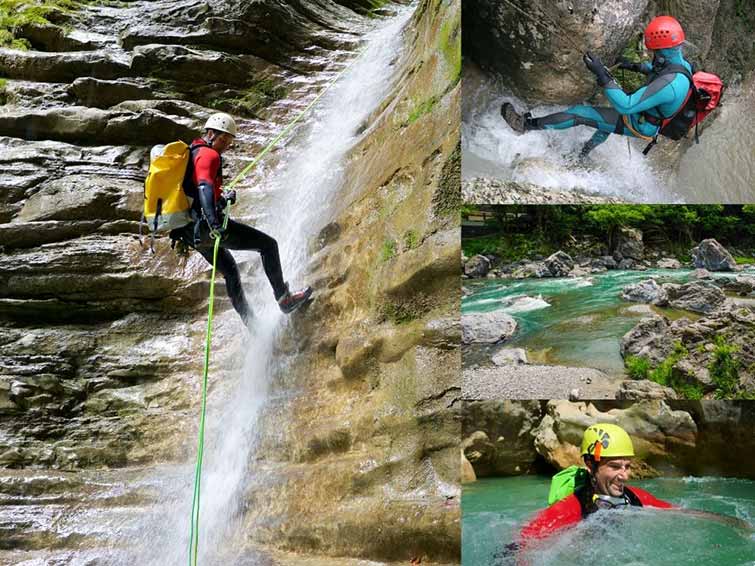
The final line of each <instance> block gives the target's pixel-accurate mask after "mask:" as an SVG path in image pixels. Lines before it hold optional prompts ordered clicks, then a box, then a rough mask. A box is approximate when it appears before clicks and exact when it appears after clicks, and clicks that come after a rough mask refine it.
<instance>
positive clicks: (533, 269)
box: [511, 261, 552, 279]
mask: <svg viewBox="0 0 755 566" xmlns="http://www.w3.org/2000/svg"><path fill="white" fill-rule="evenodd" d="M511 277H513V278H514V279H527V278H529V277H537V278H538V279H539V278H541V277H552V274H551V270H550V269H548V267H547V266H546V265H545V263H544V262H541V261H537V262H530V263H525V264H524V265H522V266H521V267H518V268H516V269H514V271H512V272H511Z"/></svg>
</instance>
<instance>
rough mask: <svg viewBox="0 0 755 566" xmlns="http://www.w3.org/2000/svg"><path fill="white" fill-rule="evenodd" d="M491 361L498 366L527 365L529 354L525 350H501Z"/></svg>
mask: <svg viewBox="0 0 755 566" xmlns="http://www.w3.org/2000/svg"><path fill="white" fill-rule="evenodd" d="M491 360H492V362H493V364H495V365H497V366H510V365H515V366H517V365H522V364H526V363H527V352H526V351H525V350H524V348H501V349H500V350H498V351H497V352H496V353H495V354H493V356H492V358H491Z"/></svg>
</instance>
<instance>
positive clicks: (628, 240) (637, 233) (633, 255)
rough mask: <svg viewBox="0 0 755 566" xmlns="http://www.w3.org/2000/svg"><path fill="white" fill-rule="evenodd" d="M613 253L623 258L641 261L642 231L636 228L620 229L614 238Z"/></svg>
mask: <svg viewBox="0 0 755 566" xmlns="http://www.w3.org/2000/svg"><path fill="white" fill-rule="evenodd" d="M615 251H616V252H618V253H619V254H621V256H622V257H624V258H629V259H634V260H637V261H639V260H641V259H642V256H643V255H644V253H645V245H644V244H643V243H642V231H641V230H638V229H637V228H626V227H625V228H620V229H619V232H618V234H617V236H616V248H615Z"/></svg>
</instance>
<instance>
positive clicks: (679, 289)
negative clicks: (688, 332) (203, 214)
mask: <svg viewBox="0 0 755 566" xmlns="http://www.w3.org/2000/svg"><path fill="white" fill-rule="evenodd" d="M663 291H665V293H666V295H667V297H668V304H669V305H670V306H672V307H674V308H675V309H682V310H688V311H692V312H699V313H710V312H713V311H715V310H716V309H718V308H719V307H721V306H722V305H723V304H724V302H726V295H724V292H723V291H722V290H721V289H720V288H719V287H718V286H717V285H715V284H714V283H712V282H710V281H690V282H689V283H685V284H684V285H677V284H675V283H664V284H663Z"/></svg>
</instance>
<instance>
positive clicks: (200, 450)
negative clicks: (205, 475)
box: [189, 51, 363, 566]
mask: <svg viewBox="0 0 755 566" xmlns="http://www.w3.org/2000/svg"><path fill="white" fill-rule="evenodd" d="M362 53H363V51H362V52H360V53H359V54H357V56H356V57H354V59H352V61H351V62H350V63H349V64H348V65H346V66H345V67H344V68H343V69H341V71H339V72H338V74H337V75H336V76H335V77H334V78H333V80H331V81H330V83H328V84H327V85H326V86H325V88H324V89H323V90H322V92H320V94H318V95H317V96H316V97H315V98H314V100H312V102H310V103H309V104H308V105H307V107H306V108H304V110H302V111H301V112H300V113H299V114H298V115H297V116H296V118H294V120H293V121H291V122H290V123H289V124H288V125H287V126H286V127H285V128H283V130H282V131H281V132H280V133H279V134H278V135H277V136H275V138H274V139H273V140H272V141H271V142H270V143H269V144H267V145H266V146H265V148H264V149H263V150H262V151H261V152H260V153H259V154H258V155H257V156H256V157H255V158H254V159H253V160H252V162H251V163H249V165H247V166H246V167H244V169H242V170H241V172H240V173H239V174H238V175H236V177H235V178H234V179H233V180H232V181H231V182H230V183H229V184H228V189H231V188H233V187H234V186H236V184H238V183H239V182H240V181H241V180H242V179H243V178H244V177H246V175H247V174H248V173H249V171H251V170H252V168H253V167H254V166H255V165H257V163H258V162H259V161H260V159H262V157H264V156H265V155H266V154H267V153H268V152H269V151H270V150H271V149H272V148H273V147H274V146H275V144H277V143H278V142H279V141H280V140H281V138H283V137H284V136H285V135H286V134H288V133H289V132H290V131H291V129H292V128H293V127H294V126H295V125H296V124H297V123H298V122H299V121H300V120H301V119H302V118H303V117H304V115H305V114H306V113H307V112H308V111H309V110H310V109H311V108H312V107H313V106H314V105H315V104H316V103H317V101H318V100H320V98H322V96H323V95H324V94H325V93H326V92H327V91H328V90H329V89H330V87H332V86H333V85H334V84H335V83H336V81H337V80H338V79H339V78H341V75H343V74H344V73H345V72H346V71H347V70H348V69H349V68H350V67H351V65H353V64H354V61H356V60H358V59H359V57H360V55H361V54H362ZM232 206H233V205H231V206H229V211H230V208H231V207H232ZM229 216H230V214H228V213H226V214H225V215H224V217H225V218H224V219H223V230H226V229H227V228H228V218H229ZM213 238H214V239H215V247H214V248H213V252H212V277H211V278H210V304H209V306H208V309H207V338H206V340H205V347H204V371H203V375H202V412H201V416H200V420H199V441H198V443H197V465H196V470H195V472H194V499H193V501H192V504H191V530H190V533H189V565H190V566H196V565H197V552H198V549H199V497H200V486H201V483H202V458H203V456H204V429H205V417H206V414H207V376H208V374H209V369H210V344H211V342H212V315H213V305H214V303H215V273H216V269H217V262H218V250H219V249H220V240H221V237H220V235H219V234H217V233H214V234H213Z"/></svg>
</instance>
